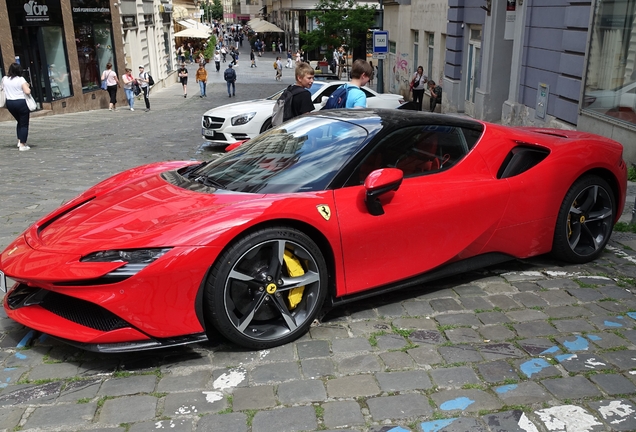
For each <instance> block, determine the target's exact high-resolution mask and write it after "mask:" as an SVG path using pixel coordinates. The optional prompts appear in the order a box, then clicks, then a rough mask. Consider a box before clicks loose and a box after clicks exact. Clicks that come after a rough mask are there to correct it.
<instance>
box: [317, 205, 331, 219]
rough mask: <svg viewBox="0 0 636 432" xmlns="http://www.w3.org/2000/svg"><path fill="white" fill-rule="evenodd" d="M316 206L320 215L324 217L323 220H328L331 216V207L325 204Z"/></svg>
mask: <svg viewBox="0 0 636 432" xmlns="http://www.w3.org/2000/svg"><path fill="white" fill-rule="evenodd" d="M316 208H317V209H318V213H320V216H322V217H324V218H325V220H329V218H331V209H330V208H329V206H328V205H327V204H320V205H317V206H316Z"/></svg>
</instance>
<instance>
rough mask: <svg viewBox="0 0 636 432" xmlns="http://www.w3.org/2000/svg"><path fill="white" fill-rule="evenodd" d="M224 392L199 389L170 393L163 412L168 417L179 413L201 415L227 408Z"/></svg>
mask: <svg viewBox="0 0 636 432" xmlns="http://www.w3.org/2000/svg"><path fill="white" fill-rule="evenodd" d="M227 406H228V403H227V399H226V397H225V396H224V394H223V393H222V392H220V391H216V390H199V391H190V392H186V393H169V394H168V395H167V396H166V398H165V400H164V403H163V414H164V415H166V416H168V417H174V416H179V415H193V416H196V415H201V414H206V413H214V412H218V411H221V410H224V409H225V408H227Z"/></svg>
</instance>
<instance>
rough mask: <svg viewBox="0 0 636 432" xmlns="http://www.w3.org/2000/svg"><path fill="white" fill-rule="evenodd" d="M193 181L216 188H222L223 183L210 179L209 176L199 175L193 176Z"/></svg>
mask: <svg viewBox="0 0 636 432" xmlns="http://www.w3.org/2000/svg"><path fill="white" fill-rule="evenodd" d="M194 181H195V182H197V183H201V184H202V185H204V186H208V187H213V188H216V189H223V185H222V184H221V183H219V182H217V181H215V180H212V179H211V178H210V177H207V176H199V177H197V178H195V179H194Z"/></svg>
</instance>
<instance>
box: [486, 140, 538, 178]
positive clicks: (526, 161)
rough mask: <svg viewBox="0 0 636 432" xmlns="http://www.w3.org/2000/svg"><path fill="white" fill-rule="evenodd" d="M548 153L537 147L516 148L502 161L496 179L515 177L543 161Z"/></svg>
mask: <svg viewBox="0 0 636 432" xmlns="http://www.w3.org/2000/svg"><path fill="white" fill-rule="evenodd" d="M549 154H550V151H549V150H547V149H544V148H538V147H525V146H518V147H515V148H513V149H512V150H510V153H508V156H506V159H504V161H503V164H501V168H499V172H498V173H497V178H499V179H505V178H510V177H514V176H517V175H519V174H522V173H524V172H526V171H528V170H529V169H530V168H532V167H534V166H536V165H538V164H539V163H540V162H541V161H542V160H543V159H545V158H546V157H548V155H549Z"/></svg>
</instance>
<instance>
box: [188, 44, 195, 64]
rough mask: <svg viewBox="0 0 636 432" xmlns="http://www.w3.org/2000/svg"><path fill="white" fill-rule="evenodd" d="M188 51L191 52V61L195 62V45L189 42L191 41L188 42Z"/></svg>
mask: <svg viewBox="0 0 636 432" xmlns="http://www.w3.org/2000/svg"><path fill="white" fill-rule="evenodd" d="M188 52H189V54H190V56H189V57H190V63H194V57H193V54H194V47H193V46H192V44H191V43H189V42H188Z"/></svg>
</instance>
